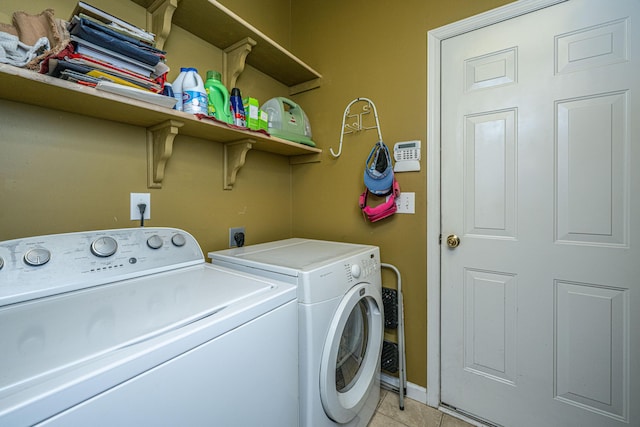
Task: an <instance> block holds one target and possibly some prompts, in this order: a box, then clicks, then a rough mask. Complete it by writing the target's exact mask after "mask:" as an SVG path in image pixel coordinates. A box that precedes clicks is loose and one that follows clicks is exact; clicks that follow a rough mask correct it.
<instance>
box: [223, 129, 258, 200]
mask: <svg viewBox="0 0 640 427" xmlns="http://www.w3.org/2000/svg"><path fill="white" fill-rule="evenodd" d="M255 142H256V141H255V140H253V139H243V140H240V141H235V142H229V143H227V144H224V160H223V161H224V165H223V171H224V176H223V180H224V182H223V185H224V187H223V188H224V189H225V190H232V189H233V185H234V184H235V183H236V176H237V174H238V171H239V170H240V168H241V167H242V166H244V162H245V161H246V159H247V153H248V152H249V150H251V148H252V147H253V144H255Z"/></svg>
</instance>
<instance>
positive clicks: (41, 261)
mask: <svg viewBox="0 0 640 427" xmlns="http://www.w3.org/2000/svg"><path fill="white" fill-rule="evenodd" d="M50 259H51V252H49V250H48V249H45V248H34V249H30V250H29V251H27V253H26V254H24V262H25V263H27V264H28V265H31V266H34V267H37V266H39V265H45V264H46V263H48V262H49V260H50Z"/></svg>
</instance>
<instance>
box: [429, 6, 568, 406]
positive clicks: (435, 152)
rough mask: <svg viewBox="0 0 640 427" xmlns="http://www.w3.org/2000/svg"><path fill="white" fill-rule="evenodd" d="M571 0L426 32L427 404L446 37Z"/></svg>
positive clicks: (434, 348) (436, 351)
mask: <svg viewBox="0 0 640 427" xmlns="http://www.w3.org/2000/svg"><path fill="white" fill-rule="evenodd" d="M565 1H568V0H519V1H515V2H513V3H509V4H507V5H504V6H502V7H499V8H496V9H493V10H490V11H488V12H484V13H481V14H479V15H475V16H472V17H469V18H466V19H463V20H461V21H458V22H454V23H452V24H449V25H445V26H443V27H440V28H436V29H434V30H431V31H429V32H428V33H427V404H428V405H429V406H433V407H435V408H437V407H439V406H440V327H441V324H440V298H441V295H440V285H441V283H440V262H441V260H440V247H441V246H440V238H441V237H440V235H441V232H442V231H441V218H440V195H441V191H440V188H441V187H440V185H441V184H440V147H441V140H440V138H441V134H440V105H441V104H440V102H441V86H440V85H441V82H440V78H441V74H440V66H441V54H442V49H441V44H442V42H443V41H444V40H446V39H449V38H452V37H455V36H458V35H461V34H464V33H467V32H469V31H474V30H477V29H480V28H483V27H486V26H489V25H493V24H496V23H498V22H502V21H506V20H509V19H513V18H516V17H518V16H521V15H525V14H527V13H531V12H535V11H536V10H539V9H543V8H545V7H548V6H553V5H555V4H558V3H563V2H565Z"/></svg>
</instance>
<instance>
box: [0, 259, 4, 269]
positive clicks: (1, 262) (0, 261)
mask: <svg viewBox="0 0 640 427" xmlns="http://www.w3.org/2000/svg"><path fill="white" fill-rule="evenodd" d="M2 267H4V259H2V257H1V256H0V270H2Z"/></svg>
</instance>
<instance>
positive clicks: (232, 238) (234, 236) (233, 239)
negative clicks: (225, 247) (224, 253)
mask: <svg viewBox="0 0 640 427" xmlns="http://www.w3.org/2000/svg"><path fill="white" fill-rule="evenodd" d="M245 237H246V235H245V233H244V227H232V228H230V229H229V247H230V248H236V247H238V246H244V239H245Z"/></svg>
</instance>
